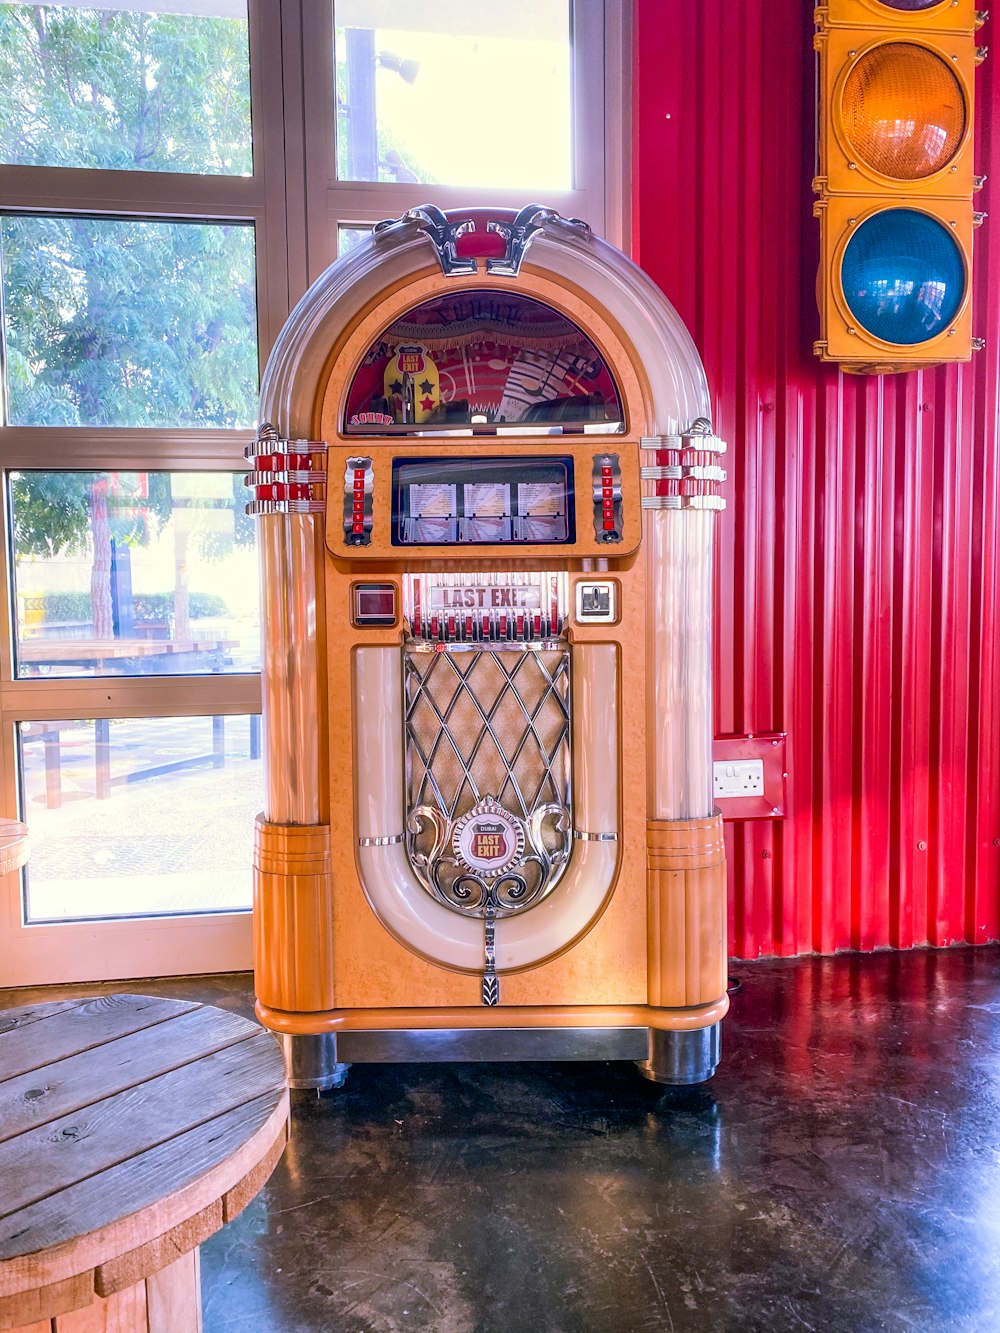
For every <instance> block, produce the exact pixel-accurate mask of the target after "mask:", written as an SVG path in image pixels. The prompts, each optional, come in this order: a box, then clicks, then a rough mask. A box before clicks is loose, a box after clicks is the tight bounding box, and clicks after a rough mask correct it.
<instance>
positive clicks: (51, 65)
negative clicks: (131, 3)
mask: <svg viewBox="0 0 1000 1333" xmlns="http://www.w3.org/2000/svg"><path fill="white" fill-rule="evenodd" d="M99 4H100V0H94V5H95V7H94V8H93V9H75V8H60V7H59V6H56V5H21V4H0V160H2V161H4V162H11V163H22V164H26V165H30V166H74V167H106V168H112V169H116V170H122V171H135V170H145V171H193V172H207V173H215V174H226V175H249V174H250V171H251V170H252V163H251V151H250V77H249V56H248V45H247V25H246V23H245V22H240V21H238V20H236V19H224V18H205V17H197V18H196V17H193V16H190V15H184V14H143V13H135V12H127V11H125V12H123V11H114V10H101V9H100V8H99Z"/></svg>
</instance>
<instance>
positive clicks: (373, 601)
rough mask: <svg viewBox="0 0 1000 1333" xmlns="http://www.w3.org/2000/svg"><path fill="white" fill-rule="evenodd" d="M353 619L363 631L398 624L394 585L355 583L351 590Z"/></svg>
mask: <svg viewBox="0 0 1000 1333" xmlns="http://www.w3.org/2000/svg"><path fill="white" fill-rule="evenodd" d="M351 597H352V603H353V605H352V608H351V610H352V619H353V621H354V624H355V625H357V626H359V627H360V628H362V629H367V628H372V627H376V626H379V625H395V623H396V585H395V584H394V583H355V584H354V586H353V588H352V590H351Z"/></svg>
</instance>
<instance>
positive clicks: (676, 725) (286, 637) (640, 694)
mask: <svg viewBox="0 0 1000 1333" xmlns="http://www.w3.org/2000/svg"><path fill="white" fill-rule="evenodd" d="M529 245H530V247H531V263H530V265H527V264H525V265H524V266H523V267H522V261H523V260H524V259H525V254H526V252H527V250H528V247H529ZM365 253H366V254H367V258H364V255H362V256H361V258H359V251H354V252H352V253H351V255H349V256H346V257H345V258H344V259H343V260H341V261H340V262H339V263H338V264H336V265H334V266H333V267H332V268H331V269H330V270H328V272H327V273H326V274H324V275H323V277H322V278H321V279H320V280H319V281H318V282H317V283H316V284H315V285H314V287H313V288H312V289H310V292H309V293H307V295H306V297H305V298H304V299H303V301H302V303H300V306H299V307H298V308H297V310H296V311H295V312H294V313H293V315H292V317H291V319H290V321H289V324H288V325H287V326H286V329H285V330H284V331H283V333H282V335H281V337H280V338H279V341H278V345H277V347H276V349H275V352H274V353H273V355H272V359H271V362H270V363H269V366H268V370H267V373H266V375H265V381H264V386H263V389H262V399H263V403H262V413H263V415H264V416H265V417H266V416H267V415H276V416H278V417H279V420H278V421H277V422H275V423H274V424H273V425H269V426H266V427H264V428H262V431H261V438H260V440H259V441H258V443H257V444H255V445H253V446H251V448H250V449H249V450H248V454H249V455H250V456H251V457H252V458H253V459H254V461H255V472H254V473H253V475H252V477H251V481H252V483H253V485H254V486H255V488H256V496H257V498H256V500H255V501H254V503H253V505H252V506H251V508H252V510H253V512H255V513H256V514H257V515H258V517H259V521H260V546H261V558H262V573H263V579H264V595H265V617H264V622H265V628H264V670H263V682H264V715H265V737H266V746H265V758H266V774H267V808H266V809H265V810H264V812H263V813H262V814H261V816H260V817H259V819H258V821H257V849H256V854H255V912H254V932H255V961H256V978H257V987H258V1012H259V1014H260V1017H261V1018H262V1020H263V1021H264V1022H265V1023H266V1024H267V1025H268V1026H270V1027H271V1028H273V1029H274V1030H275V1031H277V1032H279V1033H280V1034H281V1035H282V1038H283V1040H284V1042H285V1045H286V1050H287V1052H288V1058H289V1068H290V1076H291V1078H292V1081H293V1083H294V1084H298V1085H300V1086H316V1087H330V1086H335V1085H339V1083H340V1082H342V1081H343V1079H344V1077H345V1076H346V1072H347V1067H348V1065H349V1064H351V1063H353V1062H357V1061H366V1060H369V1061H378V1060H395V1059H442V1058H452V1059H526V1058H553V1059H560V1058H562V1059H565V1058H581V1059H615V1058H618V1059H632V1060H635V1061H636V1062H637V1063H638V1064H639V1066H640V1069H641V1070H642V1072H643V1073H644V1074H646V1076H647V1077H650V1078H653V1079H656V1080H659V1081H661V1082H674V1083H685V1082H697V1081H699V1080H701V1079H703V1078H707V1077H709V1076H710V1075H711V1073H712V1072H713V1071H714V1068H715V1065H716V1063H717V1061H718V1058H719V1024H720V1020H721V1018H722V1016H723V1014H724V1013H725V1010H726V1006H727V1000H726V955H725V862H724V853H723V850H722V838H721V820H720V817H719V816H717V815H716V814H715V813H714V811H713V808H712V794H711V793H712V784H711V767H710V749H711V738H712V727H711V715H710V707H711V698H712V690H711V677H710V663H711V652H710V633H711V615H710V612H711V602H712V570H711V560H712V549H713V542H714V536H713V529H714V523H715V520H716V512H717V511H718V510H719V509H720V508H721V506H722V500H721V498H720V496H719V493H718V492H719V486H720V483H721V481H722V480H723V479H724V476H725V474H724V473H723V472H722V469H721V468H720V467H719V466H718V455H719V453H720V452H721V450H722V449H723V447H724V446H723V445H722V443H721V441H719V440H718V439H717V438H716V437H715V436H714V434H713V433H712V431H711V428H710V426H709V424H708V422H707V420H706V419H705V417H706V416H707V402H708V396H707V388H706V385H705V383H704V375H703V373H702V371H701V367H700V362H699V361H698V358H697V353H696V352H695V350H694V347H693V344H691V342H690V339H689V338H688V336H687V334H686V331H685V330H684V328H683V325H682V324H681V323H680V321H679V320H678V318H677V316H676V314H675V313H674V312H673V310H672V309H671V308H670V307H669V306H668V305H667V303H666V302H665V300H664V299H663V297H662V296H661V295H660V294H659V293H658V292H657V291H656V289H655V288H654V287H653V285H652V284H651V283H650V282H649V280H648V279H645V277H644V276H643V275H642V274H641V273H640V272H639V270H637V269H635V268H634V266H632V265H631V264H630V263H629V261H628V260H627V259H626V258H625V257H624V256H623V255H621V254H620V253H619V252H618V251H615V250H613V249H612V248H611V247H610V246H608V245H606V244H604V243H603V242H600V241H597V240H595V239H594V238H593V237H592V236H591V235H590V233H589V231H588V230H587V229H586V228H585V227H584V226H583V225H582V224H580V223H576V222H567V221H565V220H563V219H561V218H558V217H557V216H556V215H555V214H553V213H551V212H550V211H549V210H547V209H542V208H539V207H538V206H531V207H529V208H527V209H524V210H522V212H521V213H520V214H518V215H516V216H515V215H513V214H504V213H502V212H500V213H489V214H486V213H477V212H475V211H474V210H473V211H470V212H465V213H461V214H454V215H445V214H442V213H439V212H438V211H437V210H436V209H432V208H430V207H427V208H424V209H420V210H416V211H415V212H414V213H413V214H410V215H407V216H406V217H405V218H403V219H400V220H399V221H398V222H391V223H386V224H380V226H379V228H376V232H375V235H374V237H373V239H372V240H371V241H370V242H369V243H368V245H367V247H366V251H365ZM380 257H384V259H385V265H386V274H387V277H386V280H385V284H384V287H383V286H382V285H380V264H379V263H378V262H374V263H373V262H371V261H372V259H374V260H375V261H378V260H379V258H380ZM362 259H363V260H364V262H362ZM390 273H391V281H390V279H389V277H388V275H389V274H390ZM401 275H403V276H401ZM352 312H353V313H352ZM584 330H586V332H585V331H584ZM333 347H336V348H337V349H338V350H337V353H336V355H335V356H331V355H329V349H330V348H333ZM282 413H284V416H285V419H282ZM307 435H315V436H317V437H319V438H313V439H306V438H296V437H297V436H303V437H304V436H307ZM303 459H304V460H307V461H308V463H309V466H308V468H304V467H303V466H301V461H302V460H303ZM341 491H342V493H341Z"/></svg>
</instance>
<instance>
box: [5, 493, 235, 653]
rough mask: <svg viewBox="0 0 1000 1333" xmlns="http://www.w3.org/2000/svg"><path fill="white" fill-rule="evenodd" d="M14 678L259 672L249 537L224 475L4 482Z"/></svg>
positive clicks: (233, 494)
mask: <svg viewBox="0 0 1000 1333" xmlns="http://www.w3.org/2000/svg"><path fill="white" fill-rule="evenodd" d="M8 484H9V488H10V514H11V528H12V531H13V548H14V590H15V597H16V606H17V615H16V641H15V659H16V663H17V674H18V676H19V677H22V678H24V677H36V676H48V677H51V676H148V675H192V674H195V675H197V674H204V673H206V672H212V673H218V672H252V671H258V670H259V669H260V612H259V600H258V591H257V589H258V574H257V555H256V550H255V537H256V529H255V525H254V520H253V519H250V518H247V516H246V514H245V512H244V505H245V504H246V502H247V500H248V499H249V498H250V497H249V494H248V492H247V491H246V489H245V487H244V485H243V480H242V477H240V476H234V475H233V474H232V473H229V472H222V473H218V472H191V473H178V472H174V473H170V472H34V471H32V472H27V471H25V472H12V473H10V474H9V479H8Z"/></svg>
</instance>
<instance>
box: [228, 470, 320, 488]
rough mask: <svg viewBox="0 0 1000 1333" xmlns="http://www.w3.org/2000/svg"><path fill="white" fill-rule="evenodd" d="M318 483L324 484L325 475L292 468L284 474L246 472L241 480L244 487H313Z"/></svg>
mask: <svg viewBox="0 0 1000 1333" xmlns="http://www.w3.org/2000/svg"><path fill="white" fill-rule="evenodd" d="M317 482H319V483H321V484H323V483H325V482H326V473H325V472H320V471H316V472H313V471H312V469H311V468H310V469H309V470H308V471H307V470H306V469H305V468H292V469H290V470H289V471H286V472H264V471H257V472H247V473H246V474H245V476H244V478H243V484H244V486H273V485H275V484H276V483H277V484H286V485H288V484H291V485H300V486H314V485H316V483H317Z"/></svg>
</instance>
